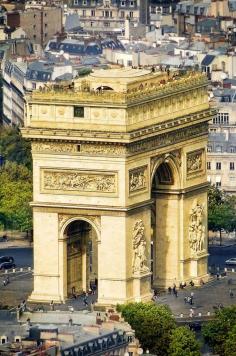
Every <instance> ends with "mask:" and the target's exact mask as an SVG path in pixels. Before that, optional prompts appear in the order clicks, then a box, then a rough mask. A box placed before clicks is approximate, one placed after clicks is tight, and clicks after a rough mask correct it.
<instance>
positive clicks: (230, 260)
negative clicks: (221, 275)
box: [225, 257, 236, 265]
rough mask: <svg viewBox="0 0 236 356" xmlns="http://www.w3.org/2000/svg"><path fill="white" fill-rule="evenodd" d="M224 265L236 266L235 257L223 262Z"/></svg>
mask: <svg viewBox="0 0 236 356" xmlns="http://www.w3.org/2000/svg"><path fill="white" fill-rule="evenodd" d="M225 264H226V265H236V257H233V258H230V259H229V260H226V261H225Z"/></svg>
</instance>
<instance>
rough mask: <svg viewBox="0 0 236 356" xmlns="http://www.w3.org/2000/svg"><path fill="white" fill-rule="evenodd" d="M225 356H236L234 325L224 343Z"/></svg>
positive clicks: (235, 330)
mask: <svg viewBox="0 0 236 356" xmlns="http://www.w3.org/2000/svg"><path fill="white" fill-rule="evenodd" d="M224 351H225V356H236V325H234V326H233V328H232V331H230V332H229V334H228V338H227V339H226V341H225V350H224Z"/></svg>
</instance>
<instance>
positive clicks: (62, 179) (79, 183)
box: [42, 169, 117, 193]
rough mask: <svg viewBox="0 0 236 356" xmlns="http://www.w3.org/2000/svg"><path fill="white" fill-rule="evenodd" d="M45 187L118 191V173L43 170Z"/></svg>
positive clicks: (106, 191)
mask: <svg viewBox="0 0 236 356" xmlns="http://www.w3.org/2000/svg"><path fill="white" fill-rule="evenodd" d="M42 181H43V182H42V183H43V189H44V190H46V191H47V190H48V191H52V190H54V191H61V192H62V193H63V191H77V192H80V191H81V192H101V193H115V192H116V185H117V184H116V175H115V174H114V173H113V174H109V173H95V172H86V171H76V170H73V171H71V170H68V171H66V170H60V171H59V170H58V171H53V170H49V169H44V170H42Z"/></svg>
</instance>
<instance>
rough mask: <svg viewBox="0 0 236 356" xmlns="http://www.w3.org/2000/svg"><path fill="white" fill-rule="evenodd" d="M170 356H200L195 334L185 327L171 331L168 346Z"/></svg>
mask: <svg viewBox="0 0 236 356" xmlns="http://www.w3.org/2000/svg"><path fill="white" fill-rule="evenodd" d="M169 355H171V356H200V355H201V353H200V344H199V342H197V340H196V338H195V334H194V333H193V332H192V331H190V330H189V328H187V327H185V326H181V327H179V328H176V329H174V330H173V331H172V334H171V337H170V345H169Z"/></svg>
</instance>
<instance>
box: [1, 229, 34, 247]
mask: <svg viewBox="0 0 236 356" xmlns="http://www.w3.org/2000/svg"><path fill="white" fill-rule="evenodd" d="M3 235H4V233H3V232H0V249H5V248H11V247H15V248H16V247H32V246H33V243H32V242H30V238H29V237H26V234H25V233H19V232H11V233H8V234H7V241H3V240H2V236H3Z"/></svg>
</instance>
